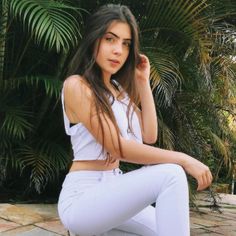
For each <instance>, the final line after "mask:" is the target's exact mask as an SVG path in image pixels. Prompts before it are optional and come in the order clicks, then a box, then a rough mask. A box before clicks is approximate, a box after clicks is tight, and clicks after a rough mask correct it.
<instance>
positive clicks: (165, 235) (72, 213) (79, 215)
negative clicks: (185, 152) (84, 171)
mask: <svg viewBox="0 0 236 236" xmlns="http://www.w3.org/2000/svg"><path fill="white" fill-rule="evenodd" d="M154 202H156V210H155V213H156V214H155V222H156V229H154V230H155V231H156V235H158V236H173V235H181V236H187V235H189V208H188V186H187V181H186V175H185V173H184V171H183V169H182V167H180V166H178V165H175V164H161V165H153V166H148V167H144V168H141V169H138V170H135V171H131V172H129V173H126V174H123V175H119V176H116V177H115V178H112V179H108V180H104V179H102V180H101V182H100V183H98V184H95V185H94V186H93V187H91V188H88V189H86V191H85V192H84V193H83V194H81V195H80V196H79V197H78V199H76V198H74V200H73V201H72V202H71V203H70V207H68V208H69V209H68V210H67V211H66V213H65V214H64V215H63V218H66V226H67V227H68V228H69V229H70V230H71V231H73V232H74V233H77V234H79V235H81V236H92V235H100V234H102V233H104V232H108V231H109V230H111V229H121V228H119V227H122V225H123V226H125V230H126V231H127V232H130V233H136V232H132V231H135V230H134V228H135V227H133V225H134V224H133V222H134V221H132V219H133V220H135V216H137V215H138V213H139V212H142V210H143V209H145V208H146V207H147V206H149V205H150V204H152V203H154ZM150 219H152V221H153V214H152V215H149V214H146V215H145V217H144V218H143V219H142V218H140V222H139V224H142V222H145V221H149V220H150ZM150 221H151V220H150ZM128 222H129V223H130V224H126V225H125V223H128ZM146 227H149V226H146V225H145V223H144V225H143V229H145V228H146ZM151 227H153V223H152V226H151ZM141 228H142V227H141ZM138 233H139V234H140V235H145V236H153V235H154V234H153V232H152V231H150V232H149V233H146V232H145V233H144V234H143V233H142V232H141V231H139V232H138Z"/></svg>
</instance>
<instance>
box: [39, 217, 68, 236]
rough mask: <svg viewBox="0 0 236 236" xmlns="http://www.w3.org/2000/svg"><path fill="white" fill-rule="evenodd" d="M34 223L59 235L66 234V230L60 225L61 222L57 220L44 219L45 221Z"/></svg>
mask: <svg viewBox="0 0 236 236" xmlns="http://www.w3.org/2000/svg"><path fill="white" fill-rule="evenodd" d="M35 225H37V226H38V227H40V228H43V229H45V230H48V231H52V232H55V233H57V234H60V235H65V236H67V235H68V234H67V230H66V229H65V228H64V226H63V225H62V223H61V222H60V221H59V220H55V221H45V222H41V223H36V224H35Z"/></svg>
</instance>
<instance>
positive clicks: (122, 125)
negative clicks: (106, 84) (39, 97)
mask: <svg viewBox="0 0 236 236" xmlns="http://www.w3.org/2000/svg"><path fill="white" fill-rule="evenodd" d="M114 82H115V83H116V84H117V85H118V88H119V89H122V87H121V86H120V85H119V84H118V82H117V81H114ZM129 100H130V99H129V97H128V94H127V93H126V94H125V97H124V98H123V99H121V100H117V99H114V101H113V103H112V104H111V107H112V111H113V113H114V116H115V119H116V122H117V125H118V127H119V130H120V134H121V136H122V137H123V138H124V139H127V140H135V141H137V142H140V143H142V134H141V128H140V124H139V120H138V116H137V114H136V112H133V108H132V107H131V108H130V112H129V113H130V118H129V120H130V123H131V124H130V126H131V127H132V130H133V132H131V131H130V129H129V127H128V118H127V114H126V112H127V108H128V104H129ZM61 101H62V108H63V117H64V125H65V131H66V134H67V135H69V136H70V139H71V145H72V149H73V157H74V158H73V161H77V160H105V159H106V158H107V155H108V152H107V151H106V150H105V148H104V150H103V151H102V145H101V144H100V143H99V142H97V140H96V139H95V138H94V137H93V135H92V134H91V133H90V132H89V131H88V130H87V128H86V127H85V126H84V125H83V124H82V123H77V124H75V125H73V126H72V127H70V121H69V119H68V117H67V115H66V112H65V106H64V88H62V92H61Z"/></svg>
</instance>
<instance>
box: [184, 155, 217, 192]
mask: <svg viewBox="0 0 236 236" xmlns="http://www.w3.org/2000/svg"><path fill="white" fill-rule="evenodd" d="M183 168H184V169H185V171H186V172H187V173H188V174H190V175H191V176H193V177H194V178H195V179H196V180H197V183H198V188H197V191H201V190H203V189H205V188H207V187H209V186H210V185H211V182H212V179H213V177H212V174H211V171H210V170H209V168H208V166H206V165H204V164H203V163H202V162H200V161H198V160H196V159H194V158H192V157H190V156H188V158H187V159H186V162H185V164H184V165H183Z"/></svg>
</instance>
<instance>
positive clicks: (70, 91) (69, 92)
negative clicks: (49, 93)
mask: <svg viewBox="0 0 236 236" xmlns="http://www.w3.org/2000/svg"><path fill="white" fill-rule="evenodd" d="M63 87H64V93H65V96H69V97H70V98H72V97H73V98H74V97H77V96H85V97H87V98H91V96H92V91H91V88H90V86H89V85H88V83H87V82H86V80H85V79H84V78H83V77H82V76H80V75H71V76H69V77H67V78H66V79H65V81H64V84H63ZM77 98H78V97H77Z"/></svg>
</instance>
